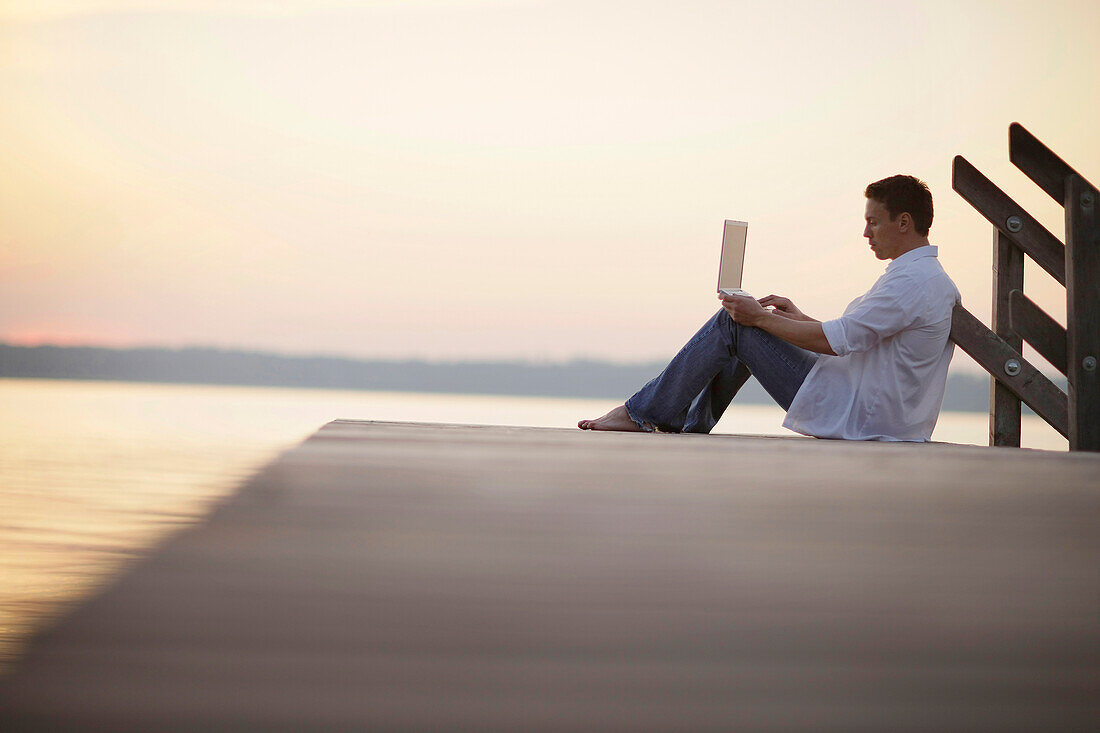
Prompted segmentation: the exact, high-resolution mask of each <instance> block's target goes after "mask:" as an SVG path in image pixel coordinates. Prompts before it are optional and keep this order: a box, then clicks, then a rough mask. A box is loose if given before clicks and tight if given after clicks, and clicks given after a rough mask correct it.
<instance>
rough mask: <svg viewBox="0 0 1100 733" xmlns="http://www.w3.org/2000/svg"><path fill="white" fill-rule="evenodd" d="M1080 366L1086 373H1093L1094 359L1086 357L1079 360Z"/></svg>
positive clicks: (1094, 367)
mask: <svg viewBox="0 0 1100 733" xmlns="http://www.w3.org/2000/svg"><path fill="white" fill-rule="evenodd" d="M1081 366H1083V367H1084V368H1085V371H1086V372H1091V371H1094V370H1095V369H1096V357H1095V356H1086V357H1085V358H1084V359H1082V360H1081Z"/></svg>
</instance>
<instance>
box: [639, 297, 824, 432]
mask: <svg viewBox="0 0 1100 733" xmlns="http://www.w3.org/2000/svg"><path fill="white" fill-rule="evenodd" d="M817 357H818V355H817V354H815V353H814V352H812V351H807V350H805V349H800V348H799V347H797V346H795V345H793V344H789V343H787V342H786V341H784V340H783V339H781V338H778V337H776V336H772V335H771V334H770V333H768V332H767V331H761V330H760V329H758V328H753V327H751V326H742V325H741V324H740V323H736V322H734V320H733V319H732V318H730V315H729V313H727V312H726V311H725V310H720V311H718V313H716V314H715V315H714V317H713V318H711V319H710V320H709V321H707V322H706V323H705V324H703V327H702V328H700V329H699V332H698V333H696V334H695V335H694V336H692V338H691V340H690V341H688V342H687V344H686V345H685V346H684V348H682V349H680V353H679V354H677V355H676V356H675V357H673V359H672V361H670V362H669V364H668V366H667V367H665V369H664V371H662V372H661V373H660V374H659V375H657V376H656V377H655V378H654V379H652V380H650V381H649V383H648V384H646V386H644V387H642V388H641V389H640V390H638V391H637V392H636V393H635V394H634V396H633V397H631V398H630V399H629V400H627V401H626V411H627V412H628V413H629V414H630V418H631V419H632V420H633V421H634V422H636V423H637V424H638V425H640V426H641V427H643V428H645V429H646V430H653V429H654V428H656V429H657V430H660V431H662V432H666V433H709V432H710V431H711V428H713V427H714V426H715V424H716V423H717V422H718V420H719V418H721V417H722V413H723V412H725V411H726V407H728V406H729V403H730V400H732V399H733V396H734V395H735V394H737V391H738V390H739V389H741V387H742V385H744V384H745V382H746V381H748V378H749V377H750V376H755V377H756V378H757V380H759V382H760V384H761V385H763V387H764V389H765V390H767V392H768V394H769V395H771V396H772V399H774V400H775V401H776V402H778V403H779V404H780V405H781V406H782V407H783V409H784V410H787V409H790V406H791V401H792V400H794V396H795V393H797V392H798V388H799V387H801V386H802V382H804V381H805V380H806V375H807V374H809V373H810V369H811V368H813V365H814V364H815V363H816V362H817Z"/></svg>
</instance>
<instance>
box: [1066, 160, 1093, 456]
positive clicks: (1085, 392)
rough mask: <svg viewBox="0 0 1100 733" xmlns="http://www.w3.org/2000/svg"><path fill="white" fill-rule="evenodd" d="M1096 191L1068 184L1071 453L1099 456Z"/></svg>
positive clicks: (1073, 179) (1076, 179)
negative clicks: (1097, 453) (1081, 452)
mask: <svg viewBox="0 0 1100 733" xmlns="http://www.w3.org/2000/svg"><path fill="white" fill-rule="evenodd" d="M1097 196H1098V194H1097V190H1096V189H1095V188H1093V187H1092V186H1091V185H1090V184H1089V182H1088V181H1086V180H1085V179H1084V178H1082V177H1081V176H1080V175H1079V174H1077V173H1071V174H1070V175H1068V176H1067V177H1066V179H1065V209H1066V323H1067V334H1066V335H1067V347H1068V348H1067V359H1066V362H1067V363H1066V366H1067V370H1066V376H1067V377H1068V379H1069V449H1070V450H1071V451H1075V450H1086V451H1100V219H1098V218H1097V208H1100V201H1098V200H1097Z"/></svg>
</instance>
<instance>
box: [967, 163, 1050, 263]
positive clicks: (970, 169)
mask: <svg viewBox="0 0 1100 733" xmlns="http://www.w3.org/2000/svg"><path fill="white" fill-rule="evenodd" d="M951 187H952V188H954V189H955V191H957V192H958V194H959V195H960V196H962V197H963V198H964V199H965V200H966V201H967V202H968V203H969V204H970V205H971V206H973V207H974V208H975V209H977V210H978V213H979V214H981V215H982V216H984V217H985V218H986V219H988V220H989V223H991V224H992V225H993V226H995V227H996V228H997V230H998V231H1000V232H1002V233H1003V234H1004V235H1005V236H1006V237H1008V238H1009V239H1010V240H1012V242H1013V243H1015V245H1016V246H1017V247H1019V248H1020V249H1022V250H1023V251H1024V252H1025V253H1027V255H1028V256H1029V257H1031V259H1033V260H1035V262H1036V263H1038V264H1039V266H1040V267H1042V268H1043V269H1044V270H1046V271H1047V272H1048V273H1050V276H1051V277H1053V278H1054V279H1055V280H1057V281H1058V282H1059V283H1061V284H1062V285H1065V284H1066V248H1065V245H1063V244H1062V242H1061V241H1060V240H1059V239H1058V238H1057V237H1056V236H1054V235H1053V234H1051V233H1050V232H1049V231H1048V230H1047V229H1046V227H1044V226H1043V225H1042V224H1040V223H1039V222H1038V221H1036V220H1035V217H1033V216H1032V215H1031V214H1029V213H1027V211H1025V210H1024V208H1023V207H1022V206H1020V205H1019V204H1017V203H1016V202H1015V201H1013V200H1012V199H1011V198H1009V196H1008V195H1007V194H1006V193H1004V192H1003V191H1002V190H1001V189H999V188H997V186H995V185H994V184H993V182H992V181H990V180H989V179H988V178H986V177H985V176H984V175H983V174H982V172H981V171H979V170H978V169H977V168H975V167H974V166H973V165H971V164H970V162H969V161H967V160H966V158H964V157H962V156H961V155H956V156H955V162H954V165H953V167H952V175H951ZM1012 217H1015V218H1017V219H1018V220H1019V230H1018V231H1015V232H1013V231H1011V229H1010V226H1009V219H1010V218H1012ZM1012 228H1015V227H1012Z"/></svg>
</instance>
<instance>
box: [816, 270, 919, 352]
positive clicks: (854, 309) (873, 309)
mask: <svg viewBox="0 0 1100 733" xmlns="http://www.w3.org/2000/svg"><path fill="white" fill-rule="evenodd" d="M919 297H920V288H919V284H917V283H906V287H903V288H883V289H882V290H881V291H879V292H875V291H872V292H869V293H867V295H865V296H863V298H861V299H860V300H859V301H857V302H856V303H853V304H852V305H851V306H850V307H849V308H848V310H846V311H845V312H844V315H842V316H841V317H840V318H835V319H833V320H831V321H824V322H823V323H822V324H821V330H822V331H824V332H825V338H826V340H828V342H829V346H830V347H831V348H832V350H833V353H835V354H836V355H837V356H844V355H845V354H850V353H852V352H861V351H868V350H869V349H873V348H874V347H875V346H876V345H878V344H879V343H880V342H881V341H882V340H883V339H887V338H890V337H891V336H893V335H894V334H896V333H898V332H899V331H902V330H904V329H906V328H908V327H909V326H910V325H912V324H913V322H914V321H916V320H917V317H918V316H919V309H918V308H914V304H915V303H916V301H917V300H918V299H919Z"/></svg>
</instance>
